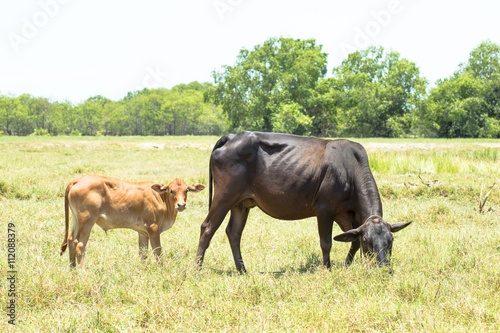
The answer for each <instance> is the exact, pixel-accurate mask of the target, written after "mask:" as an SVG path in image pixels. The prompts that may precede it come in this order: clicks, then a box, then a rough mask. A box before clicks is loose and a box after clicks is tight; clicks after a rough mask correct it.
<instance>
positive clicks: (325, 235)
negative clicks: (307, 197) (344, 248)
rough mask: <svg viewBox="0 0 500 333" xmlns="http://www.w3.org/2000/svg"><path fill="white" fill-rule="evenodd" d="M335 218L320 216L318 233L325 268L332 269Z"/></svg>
mask: <svg viewBox="0 0 500 333" xmlns="http://www.w3.org/2000/svg"><path fill="white" fill-rule="evenodd" d="M332 228H333V217H331V216H329V215H327V214H318V231H319V242H320V246H321V252H323V266H325V267H326V268H328V269H330V268H331V263H330V251H331V250H332Z"/></svg>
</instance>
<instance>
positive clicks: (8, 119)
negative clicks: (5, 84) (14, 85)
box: [0, 95, 20, 135]
mask: <svg viewBox="0 0 500 333" xmlns="http://www.w3.org/2000/svg"><path fill="white" fill-rule="evenodd" d="M19 116H20V115H19V100H18V99H17V98H13V97H8V96H4V95H0V126H1V127H0V129H1V130H2V132H5V133H6V134H9V135H12V134H13V133H12V131H13V126H14V124H15V122H16V118H17V117H19Z"/></svg>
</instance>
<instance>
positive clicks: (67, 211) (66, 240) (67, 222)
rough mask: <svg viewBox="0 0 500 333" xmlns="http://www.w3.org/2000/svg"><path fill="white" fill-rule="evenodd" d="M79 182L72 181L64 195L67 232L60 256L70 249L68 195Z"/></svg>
mask: <svg viewBox="0 0 500 333" xmlns="http://www.w3.org/2000/svg"><path fill="white" fill-rule="evenodd" d="M77 182H78V180H73V181H71V182H70V183H69V184H68V186H67V187H66V193H65V194H64V222H65V224H66V230H65V232H64V240H63V243H62V245H61V252H60V254H61V255H63V253H64V251H66V248H67V247H68V230H69V200H68V195H69V191H70V190H71V188H72V187H73V185H75V184H76V183H77Z"/></svg>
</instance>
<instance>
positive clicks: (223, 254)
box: [0, 136, 500, 332]
mask: <svg viewBox="0 0 500 333" xmlns="http://www.w3.org/2000/svg"><path fill="white" fill-rule="evenodd" d="M216 140H217V138H215V137H192V136H190V137H171V138H170V137H161V138H158V137H154V138H153V137H138V138H136V137H133V138H123V137H122V138H108V137H99V138H82V137H79V138H74V137H53V138H48V137H47V138H33V137H26V138H9V137H0V221H1V226H2V227H1V229H2V230H1V232H2V233H3V234H2V236H1V237H0V239H2V240H3V241H2V242H1V244H0V249H1V253H2V256H3V258H2V259H1V264H0V268H1V274H0V275H1V278H2V283H1V289H0V297H1V304H2V308H3V309H4V310H5V307H6V306H5V305H6V304H8V302H9V301H10V300H11V299H12V298H11V297H8V292H9V288H10V284H9V283H5V282H6V280H7V278H6V277H7V272H8V271H9V270H10V269H9V267H8V265H7V255H8V243H7V241H6V240H7V234H8V225H9V224H10V223H13V224H14V225H15V235H16V243H15V245H16V251H17V256H16V263H15V267H16V270H17V277H16V283H15V289H16V298H15V304H16V323H17V325H16V329H17V330H18V331H23V332H138V331H144V332H172V331H179V332H212V331H217V332H391V331H395V332H498V331H500V218H499V213H500V183H499V180H498V179H500V170H499V165H500V148H498V146H497V144H498V141H491V140H490V141H480V140H474V141H472V140H457V141H450V140H422V139H419V140H397V141H393V140H380V139H377V140H368V139H364V140H357V141H359V142H361V143H362V144H364V145H365V146H366V147H367V150H368V155H369V157H370V164H371V166H372V170H373V172H374V175H375V179H376V181H377V183H378V186H379V190H380V193H381V195H382V202H383V206H384V217H385V218H386V220H388V221H390V222H406V221H410V220H411V221H413V224H412V225H411V226H409V227H408V228H406V229H405V230H403V231H401V232H399V233H396V234H395V242H394V253H393V269H394V272H393V274H389V272H388V271H387V270H386V269H378V268H376V267H374V266H373V264H372V263H369V262H366V261H363V260H361V259H360V257H359V255H358V256H357V257H356V260H355V262H354V264H353V265H352V266H351V267H349V268H347V269H346V268H344V267H343V266H342V263H343V261H344V258H345V256H346V254H347V251H348V248H349V244H346V243H335V244H334V246H333V248H332V253H331V257H332V264H333V266H334V267H333V268H332V270H331V271H328V270H326V269H324V268H323V267H322V266H321V250H320V246H319V237H318V232H317V226H316V221H315V219H308V220H303V221H293V222H289V221H288V222H287V221H277V220H275V219H273V218H270V217H268V216H266V215H265V214H263V213H262V212H260V211H259V210H258V209H253V210H252V211H251V213H250V217H249V221H248V223H247V226H246V228H245V231H244V233H243V239H242V254H243V258H244V259H245V264H246V267H247V269H248V271H249V273H248V274H246V275H238V274H237V273H236V269H235V266H234V262H233V259H232V255H231V250H230V247H229V243H228V241H227V238H226V235H225V232H224V229H225V225H226V223H227V221H226V222H225V223H224V224H223V225H222V226H221V228H220V229H219V230H218V231H217V233H216V234H215V236H214V238H213V240H212V242H211V246H210V248H209V249H208V250H207V254H206V257H205V262H204V267H203V269H202V270H201V271H198V270H196V269H195V268H194V265H193V263H194V258H195V253H196V249H197V246H198V238H199V232H200V224H201V223H202V221H203V219H204V218H205V216H206V213H207V206H208V190H205V191H203V192H201V193H198V194H191V195H190V196H189V199H188V209H187V210H186V211H185V212H182V213H180V214H179V216H178V218H177V222H176V224H175V225H174V226H173V227H172V229H170V230H168V231H167V232H165V233H163V234H162V245H163V256H162V259H161V260H162V265H161V266H158V265H157V264H156V262H155V261H154V259H153V258H152V255H150V259H148V260H147V261H146V262H142V261H141V260H140V259H139V254H138V248H137V247H138V246H137V233H136V232H134V231H131V230H126V229H125V230H111V231H109V232H108V235H106V234H105V233H104V232H103V231H102V230H101V229H100V228H99V227H97V226H95V227H94V229H93V232H92V234H91V236H90V241H89V244H88V247H87V253H86V258H85V264H86V269H85V270H84V271H76V270H71V269H69V261H68V254H67V252H66V253H65V255H64V256H62V257H61V256H60V255H59V248H60V245H61V242H62V240H63V236H64V196H63V195H64V189H65V187H66V185H67V184H68V182H69V181H70V180H72V179H74V178H77V177H80V176H82V175H86V174H100V175H109V176H114V177H117V178H121V179H126V180H132V181H139V180H155V181H159V182H168V181H169V180H171V179H173V178H175V177H179V178H183V179H184V180H186V182H188V183H193V182H200V183H203V184H205V185H208V159H209V156H210V151H211V148H212V146H213V144H214V143H215V142H216ZM150 143H155V145H151V144H150ZM152 146H156V147H157V148H152ZM495 182H497V185H496V187H494V188H493V189H492V191H491V194H490V195H489V197H488V199H487V202H486V205H485V209H484V211H485V212H484V213H480V212H479V211H478V208H479V204H478V199H479V198H480V196H481V188H482V187H484V190H483V196H484V195H485V194H486V192H487V190H488V188H489V186H491V185H492V184H493V183H495ZM490 207H491V209H490ZM488 210H489V211H488ZM340 232H341V231H340V228H338V227H337V226H334V233H335V234H337V233H340ZM8 320H9V317H7V316H6V315H4V316H2V319H1V321H0V331H2V332H5V331H6V330H14V329H13V327H12V325H9V324H8Z"/></svg>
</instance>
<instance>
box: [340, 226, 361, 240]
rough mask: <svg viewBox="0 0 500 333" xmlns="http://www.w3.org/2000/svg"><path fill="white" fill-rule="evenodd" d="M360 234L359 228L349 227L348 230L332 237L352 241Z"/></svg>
mask: <svg viewBox="0 0 500 333" xmlns="http://www.w3.org/2000/svg"><path fill="white" fill-rule="evenodd" d="M359 236H361V230H360V229H359V228H357V229H351V230H349V231H346V232H344V233H343V234H340V235H337V236H335V237H333V239H334V240H336V241H337V242H354V241H355V240H356V239H358V238H359Z"/></svg>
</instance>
